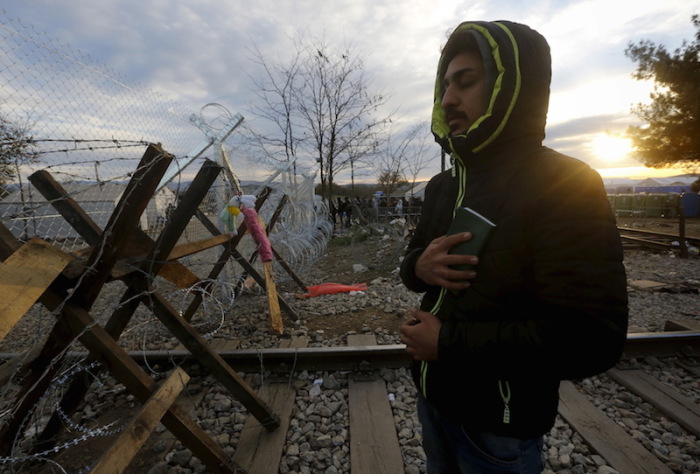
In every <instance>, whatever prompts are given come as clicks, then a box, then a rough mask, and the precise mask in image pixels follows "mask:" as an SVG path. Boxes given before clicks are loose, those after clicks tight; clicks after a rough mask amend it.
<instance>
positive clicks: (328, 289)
mask: <svg viewBox="0 0 700 474" xmlns="http://www.w3.org/2000/svg"><path fill="white" fill-rule="evenodd" d="M306 289H307V290H308V291H309V292H308V293H306V294H304V295H302V296H303V297H304V298H311V297H314V296H318V295H330V294H335V293H349V292H351V291H365V290H366V289H367V283H359V284H357V285H343V284H342V283H320V284H318V285H312V286H307V287H306Z"/></svg>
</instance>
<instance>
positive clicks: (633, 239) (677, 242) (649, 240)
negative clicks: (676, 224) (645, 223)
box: [618, 227, 700, 250]
mask: <svg viewBox="0 0 700 474" xmlns="http://www.w3.org/2000/svg"><path fill="white" fill-rule="evenodd" d="M618 230H619V232H620V237H621V238H622V241H623V243H624V244H627V245H634V246H638V247H643V248H650V249H657V250H671V249H680V248H681V240H682V239H681V237H680V236H679V235H678V234H673V233H667V232H659V231H650V230H644V229H633V228H630V227H618ZM683 240H684V241H685V243H686V246H688V247H700V238H698V237H689V236H687V235H686V236H684V239H683Z"/></svg>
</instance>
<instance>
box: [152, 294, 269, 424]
mask: <svg viewBox="0 0 700 474" xmlns="http://www.w3.org/2000/svg"><path fill="white" fill-rule="evenodd" d="M149 302H150V304H151V309H152V310H153V314H155V315H156V317H157V318H158V319H159V320H160V321H161V322H162V323H163V324H164V325H165V327H166V328H168V330H169V331H170V333H171V334H173V335H174V336H175V337H176V338H177V339H178V340H179V341H180V342H181V343H182V345H184V346H185V347H186V348H187V350H189V351H190V352H191V353H192V355H193V356H194V357H195V358H196V359H197V360H199V362H200V363H201V364H202V366H204V368H206V369H207V371H208V372H209V373H210V374H211V375H212V376H213V377H214V378H216V380H218V381H219V383H221V385H223V386H224V387H225V388H226V389H227V390H228V391H229V392H230V393H231V395H233V396H234V397H236V398H237V399H238V400H239V401H240V402H241V403H243V405H245V407H246V408H247V409H248V410H249V411H250V412H251V413H252V414H253V416H255V417H256V418H257V419H258V421H260V423H261V424H262V425H264V426H265V427H266V428H267V429H268V430H274V429H276V428H277V427H278V426H279V418H278V417H277V415H276V414H275V413H274V412H273V411H272V410H271V409H270V407H268V406H267V405H266V404H265V403H264V402H263V400H262V399H261V398H260V397H259V396H258V395H257V394H256V393H255V392H254V391H253V390H252V389H251V388H250V386H249V385H248V384H247V383H246V381H245V380H243V378H241V376H239V375H238V374H237V373H236V372H235V371H234V370H233V369H232V368H231V367H230V366H229V365H228V364H227V363H226V362H225V361H224V360H223V359H222V358H221V356H219V355H218V354H217V353H216V352H214V351H213V350H212V349H211V347H209V345H207V344H206V342H204V340H203V339H202V337H201V336H200V335H199V333H197V331H196V330H195V329H194V328H193V327H192V326H191V325H190V324H189V323H188V322H187V321H185V319H184V318H183V317H181V316H180V315H179V313H178V312H177V311H176V310H175V308H173V307H172V306H171V305H170V303H169V302H168V301H167V300H166V299H165V298H164V297H163V296H162V295H160V294H158V293H152V294H151V298H150V300H149Z"/></svg>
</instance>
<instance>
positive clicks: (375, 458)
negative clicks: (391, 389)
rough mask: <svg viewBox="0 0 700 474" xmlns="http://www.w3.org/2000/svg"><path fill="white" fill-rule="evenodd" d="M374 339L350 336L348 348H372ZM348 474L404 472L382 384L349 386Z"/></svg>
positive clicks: (367, 382)
mask: <svg viewBox="0 0 700 474" xmlns="http://www.w3.org/2000/svg"><path fill="white" fill-rule="evenodd" d="M375 344H376V340H375V338H374V336H373V335H350V336H348V345H352V346H368V345H375ZM348 399H349V400H348V404H349V406H350V472H351V473H352V474H371V473H377V472H391V473H401V472H404V465H403V459H402V458H401V450H400V448H399V439H398V435H397V434H396V425H395V423H394V416H393V414H392V412H391V406H390V405H389V397H388V394H387V391H386V384H385V383H384V380H382V379H377V380H362V381H360V380H354V379H353V378H351V379H350V380H349V382H348Z"/></svg>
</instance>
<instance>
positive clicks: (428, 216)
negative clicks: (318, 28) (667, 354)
mask: <svg viewBox="0 0 700 474" xmlns="http://www.w3.org/2000/svg"><path fill="white" fill-rule="evenodd" d="M459 29H469V30H472V31H473V33H474V34H475V35H477V37H478V44H479V46H480V49H481V53H482V56H483V57H484V58H487V59H486V60H485V64H488V67H489V68H490V74H491V76H492V77H491V78H490V82H491V84H492V87H491V91H490V96H489V98H488V101H487V102H488V107H487V110H486V112H485V114H484V116H482V117H481V119H479V120H478V121H477V123H476V124H475V125H476V126H472V128H470V130H469V131H468V132H466V133H465V134H464V135H460V136H455V137H451V136H450V135H449V127H448V125H447V123H446V120H445V114H444V112H443V109H442V106H441V90H440V87H441V82H442V78H441V77H440V73H439V72H438V77H437V78H436V82H435V103H434V108H433V120H432V129H433V133H434V135H435V137H436V140H437V141H438V143H440V144H441V146H442V147H443V149H444V150H445V151H446V152H447V153H449V154H450V156H451V158H452V162H453V167H452V169H450V170H448V171H445V172H443V173H441V174H438V175H436V176H435V177H434V178H433V179H432V180H431V181H430V183H429V184H428V186H427V187H426V191H425V200H424V206H423V210H422V215H421V220H420V223H419V224H418V226H417V228H416V232H415V234H414V236H413V238H412V239H411V241H410V243H409V246H408V251H407V254H406V257H405V258H404V261H403V263H402V265H401V277H402V279H403V281H404V284H405V285H406V286H407V287H408V288H410V289H411V290H414V291H416V292H425V295H424V297H423V300H422V304H421V309H423V310H425V311H429V312H432V313H433V314H435V315H436V316H437V317H438V318H439V319H440V320H441V322H442V328H441V331H440V338H439V347H438V354H439V355H438V360H437V361H435V362H416V363H415V364H414V377H415V380H416V383H417V386H418V388H419V390H420V392H421V393H422V394H423V396H425V397H426V399H427V400H428V401H429V402H430V403H432V404H433V405H434V406H435V407H436V408H437V409H438V410H440V411H441V412H443V413H444V414H446V415H448V416H450V417H452V418H453V419H456V420H458V421H459V422H461V423H462V424H463V425H464V427H465V429H467V430H473V431H482V430H483V431H490V432H493V433H496V434H501V435H505V436H516V437H534V436H539V435H541V434H544V433H546V432H547V431H549V429H551V427H552V426H553V423H554V418H555V416H556V410H557V403H558V387H559V381H560V380H565V379H577V378H583V377H588V376H591V375H594V374H597V373H600V372H603V371H605V370H607V369H608V368H610V367H611V366H613V365H614V364H615V363H616V362H617V360H618V359H619V357H620V355H621V353H622V349H623V346H624V342H625V337H626V331H627V285H626V276H625V270H624V266H623V264H622V257H623V254H622V246H621V242H620V238H619V234H618V231H617V227H616V222H615V218H614V215H613V214H612V212H611V209H610V205H609V202H608V200H607V196H606V193H605V190H604V187H603V184H602V180H601V179H600V176H599V175H598V173H596V172H595V171H594V170H592V169H591V168H590V167H589V166H588V165H586V164H585V163H583V162H581V161H579V160H576V159H574V158H571V157H568V156H565V155H562V154H560V153H557V152H555V151H553V150H551V149H549V148H546V147H544V146H543V145H542V141H543V139H544V129H545V122H546V115H547V108H548V102H549V84H550V77H551V59H550V53H549V46H548V45H547V43H546V41H545V39H544V38H543V37H542V36H541V35H539V34H538V33H537V32H535V31H534V30H531V29H530V28H528V27H527V26H525V25H520V24H517V23H512V22H507V21H499V22H469V23H463V24H462V25H460V26H459ZM443 66H445V65H443V64H442V58H441V64H440V65H439V66H438V71H441V70H442V69H443ZM458 206H468V207H470V208H472V209H474V210H475V211H477V212H478V213H480V214H482V215H484V216H485V217H487V218H488V219H490V220H491V221H493V222H495V223H496V225H497V227H496V229H495V232H494V233H493V235H492V237H491V238H490V240H489V242H488V244H487V246H486V247H485V249H484V250H483V252H482V253H481V255H480V256H479V265H478V266H477V267H476V269H475V270H476V272H477V276H476V278H475V279H474V280H473V281H472V284H471V286H470V287H469V288H468V289H466V290H464V291H461V292H451V291H446V290H444V289H442V288H440V287H431V286H428V285H426V284H425V283H424V282H423V281H421V280H419V279H418V278H417V277H416V275H415V271H414V269H415V264H416V261H417V259H418V257H419V256H420V254H421V252H422V251H423V250H424V249H425V247H426V246H427V245H428V244H429V243H430V242H431V241H432V240H433V239H435V238H437V237H439V236H442V235H445V233H446V232H447V229H448V227H449V225H450V223H451V221H452V218H453V215H454V211H455V209H456V207H458Z"/></svg>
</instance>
